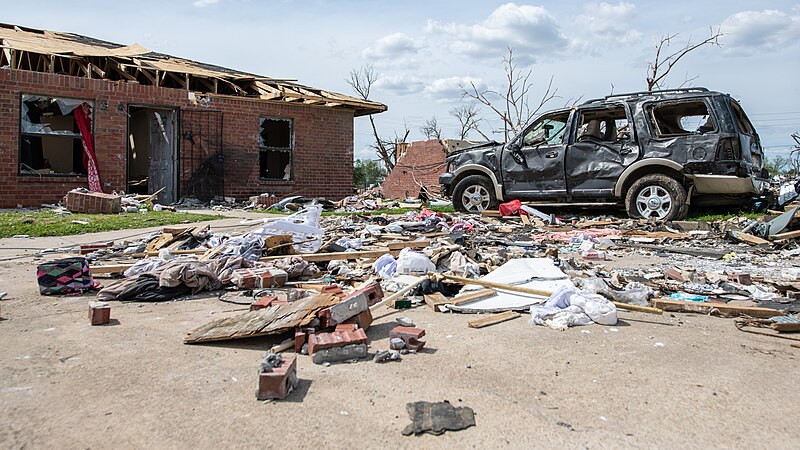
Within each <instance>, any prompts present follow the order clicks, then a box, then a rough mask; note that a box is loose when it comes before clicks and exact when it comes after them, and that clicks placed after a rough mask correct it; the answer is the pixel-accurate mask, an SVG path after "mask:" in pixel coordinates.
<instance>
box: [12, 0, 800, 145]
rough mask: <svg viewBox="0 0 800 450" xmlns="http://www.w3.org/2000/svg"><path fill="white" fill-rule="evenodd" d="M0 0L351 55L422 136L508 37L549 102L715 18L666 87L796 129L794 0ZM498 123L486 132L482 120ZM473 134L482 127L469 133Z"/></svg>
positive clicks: (332, 63)
mask: <svg viewBox="0 0 800 450" xmlns="http://www.w3.org/2000/svg"><path fill="white" fill-rule="evenodd" d="M30 5H31V4H30V3H28V2H21V1H17V0H0V11H2V12H1V13H0V22H6V23H13V24H17V25H23V26H28V27H34V28H43V29H48V30H55V31H66V32H73V33H78V34H84V35H87V36H91V37H95V38H99V39H104V40H108V41H112V42H117V43H120V44H133V43H138V44H140V45H142V46H144V47H147V48H148V49H150V50H153V51H158V52H161V53H167V54H171V55H175V56H180V57H184V58H189V59H194V60H198V61H202V62H207V63H212V64H217V65H221V66H225V67H230V68H234V69H238V70H243V71H247V72H252V73H256V74H259V75H264V76H269V77H274V78H289V79H295V80H297V81H298V82H299V83H301V84H305V85H309V86H313V87H318V88H324V89H327V90H332V91H335V92H341V93H345V94H350V95H354V94H355V93H354V92H353V91H352V90H351V88H350V87H349V86H348V84H347V82H346V79H347V77H348V74H349V72H350V71H351V70H353V69H357V68H360V67H362V66H365V65H372V67H373V68H374V70H375V71H376V72H377V73H379V74H380V78H379V79H378V81H377V82H376V84H375V86H374V87H373V90H372V93H371V96H370V97H371V100H375V101H379V102H381V103H384V104H386V105H388V107H389V110H388V111H387V112H385V113H382V114H378V115H376V116H375V122H376V125H377V126H378V129H379V132H380V133H381V135H382V136H384V137H387V138H392V137H394V136H395V134H400V135H402V134H403V130H404V128H405V127H406V126H407V127H408V128H409V130H410V135H409V137H410V139H411V140H419V139H423V138H424V136H423V134H422V133H421V131H420V130H419V128H420V127H421V126H422V125H423V124H424V122H425V121H426V120H427V119H430V118H431V117H434V116H435V117H436V118H437V121H438V123H439V125H440V126H441V127H442V129H443V137H444V138H454V137H456V133H457V132H458V130H459V127H458V122H457V121H456V119H455V118H453V117H451V116H450V115H449V111H450V110H451V109H452V108H454V107H456V106H459V105H463V104H466V103H468V102H469V99H462V92H461V89H460V88H459V85H460V84H461V85H463V84H464V83H470V82H472V83H474V84H475V85H476V86H478V87H480V88H482V89H501V88H502V87H503V86H504V84H505V74H504V72H503V65H502V61H503V57H504V56H506V54H507V51H508V50H507V49H508V48H509V47H510V48H512V49H513V50H514V55H515V58H516V60H517V62H518V66H519V68H520V69H521V70H522V71H523V72H527V71H528V70H531V71H532V75H531V78H530V79H531V81H532V82H533V89H532V92H531V96H532V98H533V100H532V103H536V104H538V98H539V97H541V95H542V94H543V93H544V90H545V88H546V86H547V83H548V81H549V80H550V78H551V77H552V79H553V87H554V88H555V89H557V92H556V97H555V98H554V99H553V100H551V101H550V102H549V103H548V104H546V105H545V109H554V108H559V107H562V106H564V105H566V104H569V103H571V102H574V101H575V99H588V98H595V97H602V96H604V95H607V94H609V93H610V92H611V91H612V89H613V92H614V93H621V92H632V91H640V90H643V89H645V88H646V84H645V76H646V70H647V64H648V61H651V60H652V58H653V55H654V53H655V43H657V42H658V41H659V40H660V38H661V37H662V36H666V35H673V34H676V33H677V36H676V37H675V38H673V40H672V42H673V46H672V47H671V48H673V49H677V48H679V47H680V46H682V45H684V44H685V43H686V42H687V41H691V42H697V41H698V40H702V39H704V38H705V37H707V36H708V35H709V33H710V30H711V29H713V30H715V31H716V30H719V31H720V32H721V33H723V36H722V37H720V39H719V43H720V46H719V47H715V46H706V47H702V48H700V49H698V50H696V51H694V52H692V53H690V54H688V55H686V56H685V57H684V58H683V59H682V60H681V61H680V62H679V63H678V64H676V66H675V67H674V68H673V69H672V72H670V74H669V75H668V77H667V78H666V80H665V84H666V87H679V86H680V85H681V84H683V83H684V82H685V81H686V80H691V81H689V84H688V86H703V87H707V88H709V89H711V90H716V91H721V92H726V93H729V94H731V95H733V96H734V97H735V98H736V99H738V100H739V101H740V102H741V103H742V105H743V107H744V109H745V111H746V112H747V114H748V115H749V116H750V119H751V120H752V121H753V122H754V124H755V126H756V129H757V130H758V132H759V134H760V135H761V139H762V144H763V145H764V147H765V148H766V151H767V154H768V155H778V154H783V155H786V154H788V152H789V150H790V149H791V148H792V147H793V144H794V141H793V140H792V139H791V137H790V135H791V133H792V132H795V131H800V82H798V80H800V3H798V2H792V1H758V2H754V1H750V2H747V1H737V0H729V1H725V0H714V1H705V0H693V1H684V0H677V1H669V2H664V1H630V2H628V1H620V2H613V1H612V2H565V1H557V2H549V1H539V2H523V1H520V2H516V3H509V2H495V1H479V2H464V1H451V0H427V1H418V0H406V1H403V2H398V1H384V0H309V1H302V0H272V1H267V0H262V1H256V0H170V1H169V2H165V1H158V2H156V1H150V0H139V1H136V2H109V1H81V0H73V1H71V2H64V1H49V0H40V1H38V2H36V7H35V8H33V7H32V6H30ZM480 110H481V112H482V117H483V118H484V122H483V124H482V129H483V131H484V132H485V133H486V134H489V135H490V136H492V137H496V138H497V139H498V140H501V139H502V133H497V131H498V130H499V129H500V128H501V127H500V123H499V121H498V120H497V119H496V118H495V116H494V113H492V112H491V111H490V110H488V109H485V108H484V109H480ZM493 130H494V134H491V133H492V132H493ZM470 137H472V138H474V139H478V136H477V135H474V134H473V135H472V136H470ZM372 142H373V138H372V133H371V128H370V126H369V122H368V119H367V118H366V117H360V118H356V119H355V136H354V152H355V157H356V158H361V159H375V158H376V157H375V155H374V151H373V150H372V149H371V148H370V144H371V143H372Z"/></svg>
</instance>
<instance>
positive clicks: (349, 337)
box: [308, 328, 367, 355]
mask: <svg viewBox="0 0 800 450" xmlns="http://www.w3.org/2000/svg"><path fill="white" fill-rule="evenodd" d="M366 343H367V333H365V332H364V330H363V329H362V328H359V329H357V330H353V331H348V330H344V331H334V332H331V333H317V334H309V336H308V354H309V355H312V354H314V353H316V352H318V351H320V350H323V349H326V348H332V347H344V346H345V345H351V344H366Z"/></svg>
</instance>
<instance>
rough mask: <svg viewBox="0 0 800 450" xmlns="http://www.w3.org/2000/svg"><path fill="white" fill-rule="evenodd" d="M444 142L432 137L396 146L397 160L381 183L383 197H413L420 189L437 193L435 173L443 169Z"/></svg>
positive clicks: (434, 194)
mask: <svg viewBox="0 0 800 450" xmlns="http://www.w3.org/2000/svg"><path fill="white" fill-rule="evenodd" d="M446 145H447V144H446V142H445V143H442V142H441V141H439V140H436V139H432V140H429V141H416V142H411V143H408V144H401V145H400V146H398V149H397V151H398V156H397V163H396V164H395V166H394V168H393V169H392V171H391V172H390V173H389V175H387V176H386V178H385V179H384V180H383V184H381V193H382V194H383V196H384V197H386V198H392V199H405V198H417V197H419V195H420V193H421V192H422V191H423V190H426V191H427V193H426V195H428V197H432V196H436V195H438V194H439V189H440V188H439V175H441V174H442V173H444V169H445V158H446V157H447V147H446Z"/></svg>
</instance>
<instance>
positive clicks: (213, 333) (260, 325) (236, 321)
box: [183, 294, 340, 344]
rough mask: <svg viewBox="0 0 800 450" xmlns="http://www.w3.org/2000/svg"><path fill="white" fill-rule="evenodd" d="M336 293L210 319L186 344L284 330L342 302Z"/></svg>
mask: <svg viewBox="0 0 800 450" xmlns="http://www.w3.org/2000/svg"><path fill="white" fill-rule="evenodd" d="M339 301H340V299H339V297H337V296H335V295H333V294H320V295H315V296H313V297H307V298H303V299H300V300H297V301H296V302H293V303H288V304H284V305H276V306H271V307H269V308H263V309H259V310H256V311H250V312H247V313H245V314H242V315H239V316H233V317H227V318H224V319H219V320H215V321H213V322H209V323H207V324H205V325H203V326H201V327H198V328H195V329H194V330H192V331H190V332H189V334H188V336H186V338H184V340H183V342H184V343H185V344H195V343H200V342H212V341H226V340H231V339H244V338H250V337H256V336H266V335H269V334H280V333H285V332H287V331H290V330H292V329H294V328H295V327H297V326H302V325H306V324H308V323H309V322H311V321H312V320H313V319H314V317H315V315H316V314H317V311H319V310H321V309H323V308H327V307H328V306H333V305H335V304H337V303H339Z"/></svg>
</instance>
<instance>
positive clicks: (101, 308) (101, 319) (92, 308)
mask: <svg viewBox="0 0 800 450" xmlns="http://www.w3.org/2000/svg"><path fill="white" fill-rule="evenodd" d="M89 321H90V322H91V324H92V325H108V324H109V323H110V322H111V305H109V304H108V303H106V302H89Z"/></svg>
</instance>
